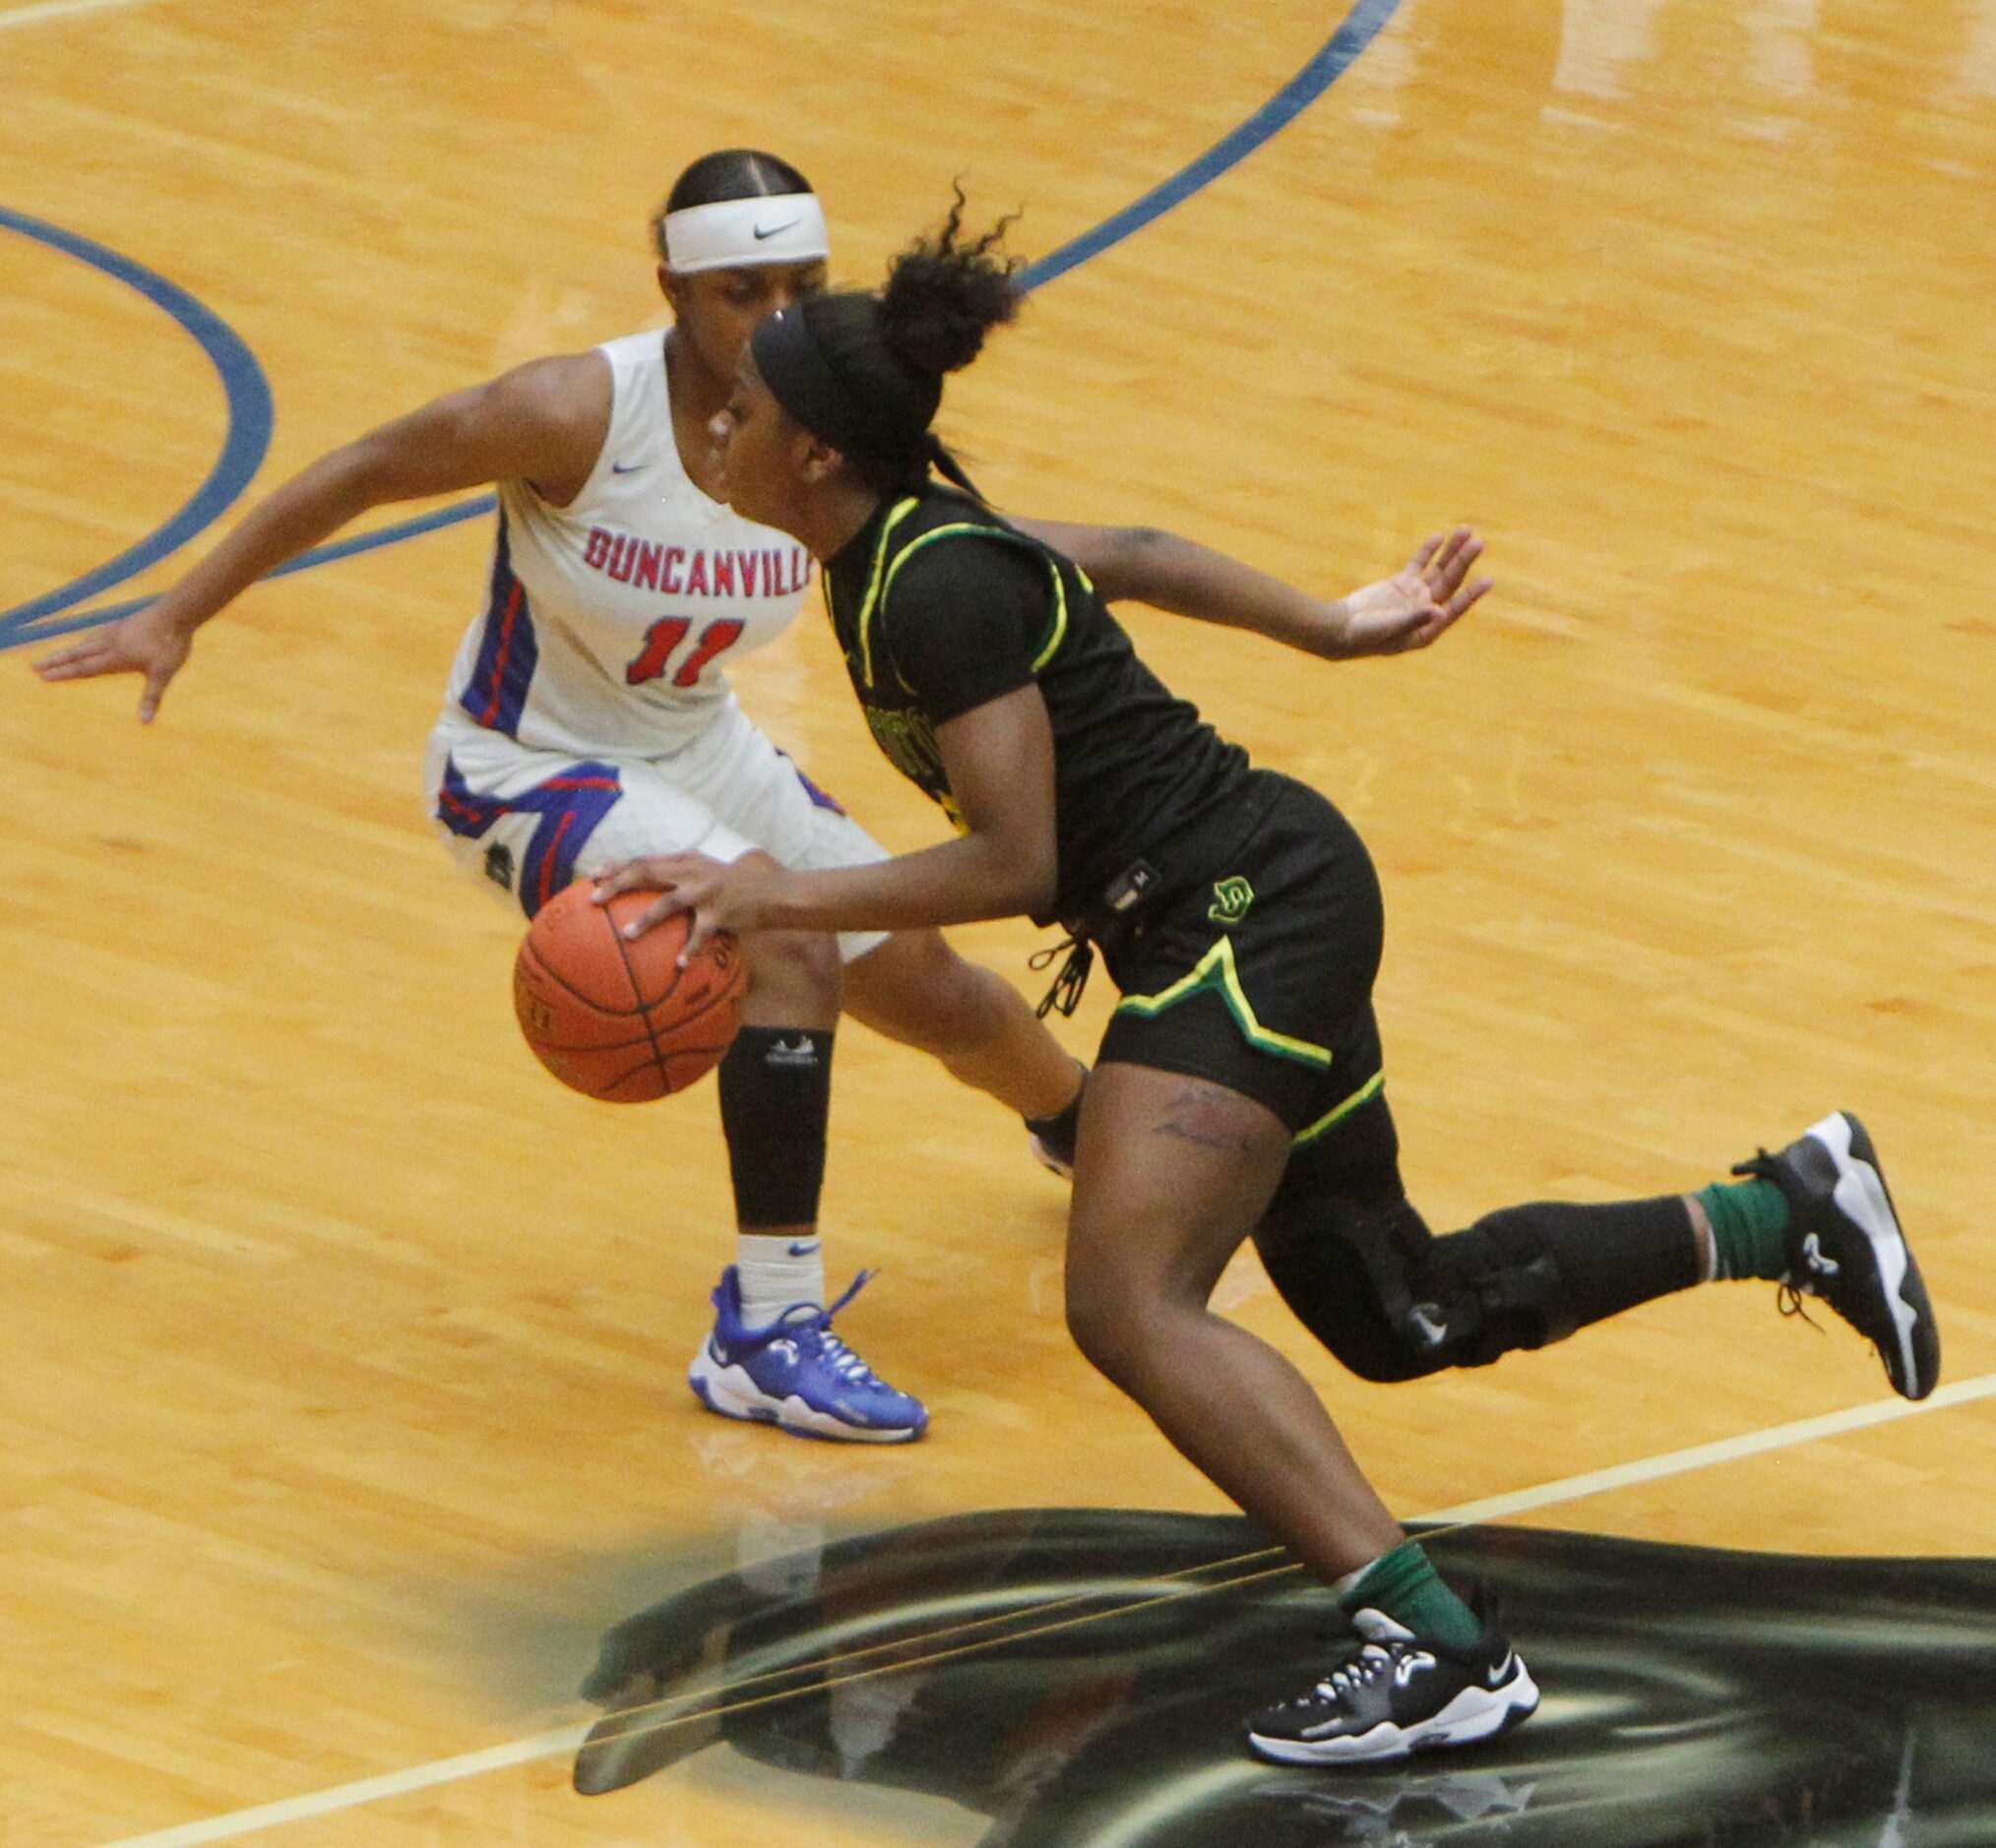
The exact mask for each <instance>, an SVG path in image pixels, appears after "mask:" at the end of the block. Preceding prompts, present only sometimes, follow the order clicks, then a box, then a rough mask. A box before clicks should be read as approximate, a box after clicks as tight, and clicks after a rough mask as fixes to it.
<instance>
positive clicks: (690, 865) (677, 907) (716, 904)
mask: <svg viewBox="0 0 1996 1848" xmlns="http://www.w3.org/2000/svg"><path fill="white" fill-rule="evenodd" d="M782 873H783V869H782V868H781V867H780V866H779V865H778V864H777V862H776V861H775V860H773V859H771V858H770V857H769V856H768V855H767V854H763V853H749V854H744V855H743V856H742V857H741V858H740V859H739V860H736V861H734V862H733V863H732V864H731V865H723V864H722V863H721V862H720V861H718V860H710V859H709V858H708V857H707V855H706V854H704V853H655V854H650V855H648V856H647V857H646V858H644V859H642V860H625V861H623V862H622V863H621V864H619V865H617V866H612V867H606V868H605V869H604V870H603V871H602V872H601V873H598V874H597V875H596V890H595V901H596V903H598V904H607V903H608V902H609V901H610V900H611V899H612V898H614V897H615V896H616V895H617V893H620V892H656V893H658V894H659V895H658V897H657V898H656V899H655V900H654V901H653V903H651V904H650V905H648V906H647V907H646V908H645V909H644V910H643V911H641V912H640V913H639V914H638V915H637V916H636V917H634V918H633V919H632V920H631V921H630V922H629V923H628V924H626V925H625V926H624V935H625V936H626V937H642V936H644V934H645V933H646V932H647V931H648V930H650V929H652V927H653V926H654V925H655V924H662V923H663V922H664V921H665V920H666V919H667V918H668V917H673V916H675V915H676V914H677V913H679V912H681V911H691V912H692V913H693V920H692V923H691V925H690V926H689V928H688V930H687V933H686V945H685V948H684V949H682V950H681V951H680V953H679V966H680V967H681V968H684V967H685V966H686V964H687V963H688V962H689V961H691V960H692V959H693V957H694V956H696V955H699V954H700V948H701V946H702V945H703V944H705V943H706V942H707V940H708V939H709V938H710V937H712V936H713V935H714V934H715V932H717V931H730V932H732V933H733V934H734V935H735V936H737V937H739V936H740V935H741V934H742V933H743V932H744V931H752V930H754V929H755V928H756V927H757V926H758V925H759V924H760V923H761V922H762V916H761V912H760V910H759V902H760V900H761V899H762V898H763V897H764V896H765V895H766V894H767V893H768V892H769V890H770V888H771V886H772V885H773V884H774V883H775V881H777V880H779V879H780V878H781V877H782Z"/></svg>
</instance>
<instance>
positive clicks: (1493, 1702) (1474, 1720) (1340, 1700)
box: [1247, 1610, 1538, 1764]
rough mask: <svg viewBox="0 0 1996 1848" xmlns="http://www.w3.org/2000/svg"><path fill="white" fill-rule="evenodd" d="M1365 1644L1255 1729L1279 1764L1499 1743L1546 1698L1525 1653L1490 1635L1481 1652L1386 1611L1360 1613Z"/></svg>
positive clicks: (1355, 1623) (1258, 1718) (1264, 1750)
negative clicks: (1448, 1642)
mask: <svg viewBox="0 0 1996 1848" xmlns="http://www.w3.org/2000/svg"><path fill="white" fill-rule="evenodd" d="M1351 1627H1352V1628H1353V1629H1354V1630H1356V1631H1357V1632H1358V1634H1359V1636H1360V1637H1361V1638H1362V1641H1361V1643H1360V1645H1359V1648H1358V1650H1357V1652H1356V1653H1355V1654H1353V1655H1351V1656H1348V1657H1346V1659H1345V1660H1344V1661H1343V1662H1341V1663H1340V1664H1339V1666H1338V1667H1336V1668H1334V1669H1333V1670H1332V1671H1331V1673H1330V1674H1329V1675H1327V1676H1326V1677H1325V1678H1324V1679H1323V1680H1322V1681H1320V1682H1319V1683H1318V1684H1317V1685H1316V1687H1314V1688H1312V1689H1311V1690H1310V1691H1309V1693H1308V1694H1303V1695H1301V1696H1299V1697H1298V1698H1296V1699H1294V1700H1285V1701H1283V1702H1282V1703H1281V1705H1279V1706H1273V1707H1269V1708H1266V1709H1265V1710H1264V1711H1262V1712H1260V1713H1257V1714H1255V1715H1254V1716H1253V1717H1252V1718H1251V1719H1250V1720H1249V1721H1248V1723H1247V1735H1248V1744H1249V1745H1250V1746H1251V1747H1253V1749H1254V1750H1255V1752H1257V1753H1258V1754H1259V1755H1260V1756H1262V1757H1265V1758H1274V1759H1275V1760H1276V1761H1277V1762H1278V1763H1281V1764H1372V1763H1376V1762H1377V1761H1378V1760H1379V1759H1381V1758H1403V1757H1405V1756H1406V1755H1407V1754H1408V1753H1410V1752H1420V1751H1426V1750H1431V1749H1433V1748H1434V1747H1437V1746H1466V1745H1469V1744H1472V1743H1473V1742H1474V1741H1476V1740H1479V1739H1491V1738H1494V1737H1495V1736H1496V1735H1497V1734H1499V1733H1501V1732H1505V1731H1508V1730H1509V1729H1510V1728H1511V1727H1513V1726H1516V1725H1518V1724H1519V1723H1520V1722H1521V1721H1522V1720H1525V1719H1527V1718H1528V1717H1529V1716H1530V1715H1531V1713H1532V1711H1533V1710H1534V1709H1535V1708H1536V1707H1537V1705H1538V1689H1537V1686H1536V1685H1535V1684H1534V1683H1533V1681H1532V1679H1531V1676H1530V1673H1529V1672H1528V1670H1527V1668H1526V1666H1525V1663H1524V1662H1523V1661H1522V1660H1521V1659H1520V1657H1519V1654H1518V1651H1517V1650H1516V1649H1514V1648H1512V1646H1511V1645H1510V1644H1509V1643H1508V1642H1506V1641H1505V1640H1504V1638H1503V1637H1502V1636H1500V1635H1498V1634H1497V1633H1496V1632H1495V1631H1493V1630H1487V1629H1486V1630H1485V1631H1484V1632H1483V1640H1482V1641H1481V1642H1480V1643H1478V1644H1477V1645H1476V1647H1475V1648H1474V1649H1470V1650H1463V1649H1451V1648H1448V1647H1447V1646H1445V1645H1444V1644H1442V1643H1439V1642H1436V1641H1434V1640H1433V1639H1432V1638H1429V1637H1423V1636H1416V1635H1415V1634H1414V1633H1413V1632H1412V1631H1410V1630H1408V1629H1406V1628H1405V1627H1404V1626H1403V1625H1401V1624H1397V1623H1395V1622H1394V1620H1393V1619H1392V1618H1390V1617H1388V1616H1387V1615H1386V1614H1385V1612H1383V1611H1372V1610H1361V1611H1354V1612H1353V1613H1352V1617H1351Z"/></svg>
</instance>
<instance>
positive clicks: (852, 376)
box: [750, 295, 942, 466]
mask: <svg viewBox="0 0 1996 1848" xmlns="http://www.w3.org/2000/svg"><path fill="white" fill-rule="evenodd" d="M821 303H822V305H823V308H822V309H821V310H820V311H821V312H822V311H823V310H831V311H832V312H834V313H837V314H840V315H841V316H850V317H853V318H854V319H855V320H857V319H858V317H860V316H862V315H863V316H864V331H865V332H866V333H868V334H870V335H871V336H872V338H871V339H863V340H855V341H851V342H846V343H844V344H845V345H847V346H848V347H849V349H850V350H849V351H839V350H834V349H830V348H828V347H827V346H826V344H825V343H824V342H823V341H822V340H821V339H819V336H818V332H817V330H816V329H815V328H814V327H813V325H812V323H813V321H814V319H815V318H816V317H815V316H814V315H813V314H812V313H811V312H810V311H811V310H813V309H820V305H821ZM847 303H850V304H853V306H850V307H847V306H844V304H847ZM879 315H880V310H879V305H878V303H876V302H875V301H873V299H872V298H871V297H870V296H865V295H832V296H822V297H819V298H817V299H816V300H814V301H812V302H798V303H795V304H793V305H792V306H790V307H788V308H785V309H783V310H782V312H781V313H780V314H776V315H772V316H771V317H770V319H769V320H767V321H765V322H764V323H763V324H762V326H761V327H759V328H757V329H756V331H755V335H754V337H753V339H751V341H750V350H751V351H753V352H754V354H755V360H756V370H757V371H758V372H760V373H761V374H762V375H763V383H764V384H765V385H767V386H768V387H769V388H770V391H771V392H772V393H773V394H774V395H775V397H776V400H777V402H778V403H780V405H782V407H783V408H784V409H785V410H786V411H788V412H789V414H790V415H791V416H792V417H794V418H795V419H796V420H797V421H798V422H799V423H801V424H802V425H803V426H804V428H805V429H807V430H809V431H810V432H811V434H812V435H813V436H816V437H822V438H823V439H824V440H825V441H826V442H827V443H830V444H831V445H832V447H833V448H834V449H837V450H842V451H843V452H844V453H845V454H846V455H848V456H858V457H863V458H865V459H866V460H868V461H870V462H887V463H890V464H893V465H896V466H899V465H902V464H904V463H906V462H912V461H913V460H915V459H916V458H917V457H921V456H923V455H924V452H925V450H926V448H927V445H926V444H925V443H924V442H923V438H924V437H925V436H926V435H927V433H928V427H929V419H930V418H931V417H933V416H934V415H935V414H936V405H937V404H938V403H939V402H940V401H941V400H942V382H941V381H940V380H937V381H935V382H934V383H933V384H931V385H929V386H928V389H926V390H924V387H923V382H922V381H920V380H918V379H915V378H913V377H911V376H910V375H909V374H908V373H907V372H906V371H904V369H903V367H902V366H901V365H900V364H899V363H898V362H897V361H896V360H895V358H894V356H893V355H892V354H891V353H889V352H888V350H887V347H886V344H885V343H884V342H883V341H882V340H881V339H880V337H879ZM854 331H855V332H858V331H859V329H858V328H855V330H854ZM867 348H872V349H873V350H872V351H868V350H866V349H867Z"/></svg>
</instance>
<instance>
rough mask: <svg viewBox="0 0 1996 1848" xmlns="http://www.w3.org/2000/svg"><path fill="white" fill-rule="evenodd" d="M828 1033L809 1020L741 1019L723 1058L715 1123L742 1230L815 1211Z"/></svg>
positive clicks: (827, 1094)
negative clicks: (757, 1022)
mask: <svg viewBox="0 0 1996 1848" xmlns="http://www.w3.org/2000/svg"><path fill="white" fill-rule="evenodd" d="M832 1037H833V1036H832V1034H831V1033H829V1032H819V1031H817V1030H815V1029H812V1028H809V1027H800V1026H788V1027H783V1026H745V1027H743V1028H742V1029H741V1031H740V1032H739V1033H738V1034H737V1035H736V1036H735V1042H734V1044H733V1045H732V1046H730V1047H729V1048H728V1051H727V1057H726V1058H725V1059H723V1060H722V1061H721V1062H720V1127H721V1129H722V1131H723V1132H724V1133H725V1134H726V1136H727V1165H728V1171H729V1173H730V1174H731V1175H732V1176H733V1179H734V1211H735V1218H736V1220H737V1222H738V1223H739V1224H740V1225H741V1227H742V1229H743V1230H745V1231H753V1230H754V1229H755V1228H756V1227H757V1226H787V1225H809V1224H811V1223H812V1222H813V1221H815V1220H816V1219H817V1217H818V1194H819V1190H820V1188H821V1187H822V1186H823V1184H824V1180H825V1126H826V1122H827V1120H828V1118H829V1117H830V1115H831V1111H832Z"/></svg>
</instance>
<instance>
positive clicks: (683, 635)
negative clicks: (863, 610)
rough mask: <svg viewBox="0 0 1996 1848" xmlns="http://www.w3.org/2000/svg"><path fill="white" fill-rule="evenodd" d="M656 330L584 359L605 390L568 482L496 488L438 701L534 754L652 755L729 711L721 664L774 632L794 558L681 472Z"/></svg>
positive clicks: (798, 576)
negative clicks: (555, 494)
mask: <svg viewBox="0 0 1996 1848" xmlns="http://www.w3.org/2000/svg"><path fill="white" fill-rule="evenodd" d="M662 343H663V336H662V335H659V334H656V333H651V334H633V335H631V336H629V337H628V338H627V339H620V340H610V341H608V342H606V343H605V344H604V345H603V346H602V347H601V348H600V351H601V352H602V353H603V354H604V356H605V357H606V358H607V359H608V360H609V362H610V369H611V372H612V374H613V375H614V378H615V397H614V400H613V401H612V404H611V408H610V428H609V434H608V435H607V436H606V437H605V438H604V441H603V447H602V451H601V453H600V454H599V455H598V456H597V457H596V463H595V467H594V468H593V470H592V471H591V473H590V478H589V481H588V482H587V484H586V485H585V486H584V488H583V490H582V492H581V493H580V494H578V495H577V496H576V498H575V500H574V501H573V502H572V503H570V505H568V506H567V507H550V506H549V505H548V504H547V503H546V502H545V501H543V500H542V499H541V498H540V496H539V495H537V494H536V493H535V492H534V491H533V490H532V488H530V487H529V486H528V485H527V483H526V482H524V481H508V482H502V483H501V484H500V487H499V533H498V538H497V542H496V543H495V545H494V547H493V555H492V577H491V585H490V588H489V591H488V594H487V596H486V600H485V609H484V613H483V614H482V615H481V616H480V617H479V618H478V619H477V620H476V621H475V622H473V623H472V625H471V628H470V631H469V633H468V635H467V636H466V637H465V641H464V644H463V646H462V647H460V648H459V650H458V659H457V664H456V666H455V667H454V668H453V669H452V672H451V686H450V694H449V701H448V708H447V709H451V710H455V711H457V712H459V713H463V714H467V715H468V716H469V717H470V718H471V719H472V720H473V721H474V722H475V723H477V724H479V725H482V726H485V727H486V728H487V729H488V730H492V731H497V732H504V733H506V734H507V735H508V736H510V737H513V738H517V739H518V740H519V741H520V742H521V743H522V744H523V745H526V746H528V747H530V749H533V750H539V751H559V752H564V753H567V754H570V755H572V756H575V757H578V758H587V757H591V756H593V755H595V754H597V753H607V754H610V755H613V756H614V755H623V756H634V757H661V756H664V755H665V754H667V753H669V752H672V751H674V750H677V749H678V748H679V747H680V746H682V745H684V744H686V743H688V742H690V741H691V740H692V739H694V738H696V737H698V736H699V735H700V734H701V732H703V731H704V730H705V729H706V728H707V726H708V725H709V724H710V723H711V722H712V721H713V719H714V718H715V717H716V716H717V710H718V708H720V707H722V706H723V705H726V704H731V703H732V701H733V699H734V695H733V694H732V693H731V692H730V691H729V689H728V684H727V679H726V676H725V674H724V672H723V671H722V670H723V669H724V667H725V665H726V663H727V662H728V661H729V660H730V659H731V658H732V657H734V656H736V655H739V654H746V653H747V652H748V651H749V650H750V649H751V648H757V647H762V646H763V644H765V643H766V642H771V641H774V640H775V639H776V638H777V637H778V636H779V635H780V634H781V633H782V632H783V630H784V629H785V628H786V627H788V625H789V623H790V620H791V618H792V617H794V616H795V615H796V613H797V606H798V605H799V603H801V602H802V600H803V595H804V591H805V589H806V587H807V586H808V585H809V584H810V582H811V570H812V561H811V555H810V553H809V552H807V551H806V550H805V549H804V548H803V547H802V546H801V545H799V544H798V543H797V542H796V540H795V539H793V538H791V537H790V536H789V535H788V534H787V533H782V532H778V531H776V530H774V529H773V528H771V527H769V526H759V525H756V524H753V523H751V522H749V521H746V520H743V519H741V518H740V517H739V516H738V515H737V514H735V513H734V512H733V510H732V509H730V508H728V507H726V506H723V505H722V504H721V503H720V502H718V501H713V500H710V499H709V498H708V497H707V496H706V495H705V494H703V493H702V492H701V491H700V490H699V489H698V488H697V487H695V486H694V484H693V482H692V481H691V479H689V478H688V476H687V473H686V469H685V467H684V465H683V464H682V463H681V462H680V460H679V448H678V445H677V444H676V443H675V442H674V441H673V436H672V406H671V401H670V398H669V395H668V393H667V390H666V384H665V362H664V357H663V352H662Z"/></svg>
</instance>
